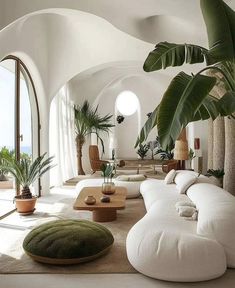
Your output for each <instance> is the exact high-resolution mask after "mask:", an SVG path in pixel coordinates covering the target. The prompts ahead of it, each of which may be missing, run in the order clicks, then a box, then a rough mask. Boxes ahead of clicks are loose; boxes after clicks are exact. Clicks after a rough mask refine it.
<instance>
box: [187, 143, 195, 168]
mask: <svg viewBox="0 0 235 288" xmlns="http://www.w3.org/2000/svg"><path fill="white" fill-rule="evenodd" d="M195 157H196V155H195V153H194V151H193V149H192V148H190V149H189V152H188V160H189V170H193V169H192V161H193V159H194V158H195Z"/></svg>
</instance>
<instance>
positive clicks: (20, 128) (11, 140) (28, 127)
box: [0, 55, 41, 200]
mask: <svg viewBox="0 0 235 288" xmlns="http://www.w3.org/2000/svg"><path fill="white" fill-rule="evenodd" d="M0 101H1V103H2V105H1V106H0V119H1V121H0V134H1V135H4V137H0V150H1V151H3V153H4V151H5V152H6V153H9V154H10V155H11V157H15V158H16V159H17V160H19V159H20V158H24V157H28V158H31V159H35V158H36V157H38V156H39V155H40V132H39V128H40V118H39V107H38V100H37V95H36V89H35V86H34V83H33V79H32V77H31V75H30V73H29V70H28V69H27V67H26V65H25V64H24V63H23V61H22V60H21V59H19V58H18V57H16V56H13V55H9V56H7V57H5V58H4V59H3V60H2V61H1V62H0ZM0 174H1V173H0ZM2 174H3V173H2ZM5 176H6V177H5V178H6V179H5V180H6V181H8V185H7V187H8V188H9V191H6V193H9V198H10V199H11V200H12V196H14V194H19V187H17V185H15V183H14V179H13V178H10V176H9V175H8V174H7V173H6V175H5ZM0 184H1V183H0ZM4 184H6V183H4ZM4 184H3V185H4ZM14 187H16V189H14ZM32 188H33V190H34V194H35V195H38V196H41V193H40V180H39V181H37V182H36V183H34V185H33V187H32ZM0 189H1V185H0ZM10 195H11V196H10ZM7 198H8V194H7Z"/></svg>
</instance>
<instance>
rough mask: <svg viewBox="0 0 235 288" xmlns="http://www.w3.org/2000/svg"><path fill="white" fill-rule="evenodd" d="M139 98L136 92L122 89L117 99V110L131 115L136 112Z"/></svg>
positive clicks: (125, 114)
mask: <svg viewBox="0 0 235 288" xmlns="http://www.w3.org/2000/svg"><path fill="white" fill-rule="evenodd" d="M138 106H139V100H138V98H137V96H136V95H135V93H133V92H132V91H129V90H125V91H122V92H121V93H120V94H119V95H118V97H117V100H116V107H117V110H118V111H119V112H120V113H121V114H122V115H124V116H130V115H132V114H134V113H135V112H136V110H137V109H138Z"/></svg>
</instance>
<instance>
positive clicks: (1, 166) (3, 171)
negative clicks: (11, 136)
mask: <svg viewBox="0 0 235 288" xmlns="http://www.w3.org/2000/svg"><path fill="white" fill-rule="evenodd" d="M5 157H8V158H14V151H10V150H9V149H8V148H7V147H5V146H4V147H2V149H1V150H0V175H2V176H6V175H7V174H8V163H7V162H6V160H5Z"/></svg>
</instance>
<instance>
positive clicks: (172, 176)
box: [164, 169, 176, 184]
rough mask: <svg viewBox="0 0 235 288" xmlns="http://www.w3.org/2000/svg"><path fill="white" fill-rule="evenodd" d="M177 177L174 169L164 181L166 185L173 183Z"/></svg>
mask: <svg viewBox="0 0 235 288" xmlns="http://www.w3.org/2000/svg"><path fill="white" fill-rule="evenodd" d="M175 175H176V170H175V169H172V170H171V171H170V172H168V173H167V175H166V177H165V179H164V182H165V184H171V183H173V181H174V178H175Z"/></svg>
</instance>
